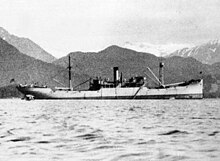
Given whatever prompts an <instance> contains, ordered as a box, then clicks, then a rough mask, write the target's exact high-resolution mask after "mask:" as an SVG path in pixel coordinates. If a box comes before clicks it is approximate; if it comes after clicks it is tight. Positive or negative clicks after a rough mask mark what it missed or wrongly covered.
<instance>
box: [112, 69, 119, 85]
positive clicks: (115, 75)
mask: <svg viewBox="0 0 220 161" xmlns="http://www.w3.org/2000/svg"><path fill="white" fill-rule="evenodd" d="M113 72H114V83H115V84H116V83H117V82H118V80H119V75H118V67H114V68H113Z"/></svg>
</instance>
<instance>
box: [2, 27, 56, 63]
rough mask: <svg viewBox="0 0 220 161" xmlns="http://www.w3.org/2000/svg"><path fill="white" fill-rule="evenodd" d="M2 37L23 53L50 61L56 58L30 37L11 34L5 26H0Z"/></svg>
mask: <svg viewBox="0 0 220 161" xmlns="http://www.w3.org/2000/svg"><path fill="white" fill-rule="evenodd" d="M0 37H1V38H2V39H3V40H5V41H7V42H8V43H9V44H11V45H13V46H14V47H16V48H17V49H18V50H19V51H20V52H21V53H23V54H26V55H28V56H31V57H33V58H36V59H39V60H42V61H44V62H48V63H52V62H53V61H55V60H56V58H55V57H54V56H52V55H51V54H49V53H48V52H46V51H45V50H44V49H43V48H41V47H40V46H39V45H37V44H36V43H35V42H33V41H32V40H30V39H29V38H24V37H18V36H15V35H13V34H10V33H9V32H8V31H7V30H5V29H4V28H3V27H0Z"/></svg>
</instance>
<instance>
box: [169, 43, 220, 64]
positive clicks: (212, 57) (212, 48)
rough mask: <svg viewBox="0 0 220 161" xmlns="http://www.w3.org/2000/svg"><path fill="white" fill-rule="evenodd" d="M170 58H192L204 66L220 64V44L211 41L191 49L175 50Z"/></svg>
mask: <svg viewBox="0 0 220 161" xmlns="http://www.w3.org/2000/svg"><path fill="white" fill-rule="evenodd" d="M172 56H181V57H193V58H195V59H197V60H198V61H200V62H202V63H204V64H214V63H216V62H220V42H219V40H213V41H209V42H208V43H205V44H202V45H199V46H195V47H192V48H183V49H180V50H176V51H175V52H173V53H171V54H170V55H169V57H172Z"/></svg>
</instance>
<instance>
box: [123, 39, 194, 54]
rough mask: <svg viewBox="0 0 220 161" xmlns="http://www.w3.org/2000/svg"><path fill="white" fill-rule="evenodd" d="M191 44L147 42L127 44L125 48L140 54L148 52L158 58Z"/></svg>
mask: <svg viewBox="0 0 220 161" xmlns="http://www.w3.org/2000/svg"><path fill="white" fill-rule="evenodd" d="M190 46H191V45H189V44H172V43H170V44H161V45H157V44H150V43H146V42H135V43H131V42H125V44H124V45H123V47H124V48H128V49H132V50H135V51H138V52H146V53H151V54H154V55H156V56H166V55H168V54H170V53H172V52H174V51H176V50H178V49H182V48H184V47H190Z"/></svg>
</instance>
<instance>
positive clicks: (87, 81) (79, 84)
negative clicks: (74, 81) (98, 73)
mask: <svg viewBox="0 0 220 161" xmlns="http://www.w3.org/2000/svg"><path fill="white" fill-rule="evenodd" d="M90 80H91V78H89V79H88V80H86V81H85V82H83V83H80V84H78V85H76V86H75V87H73V89H75V88H77V87H79V86H81V85H83V84H85V83H87V82H88V81H90Z"/></svg>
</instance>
